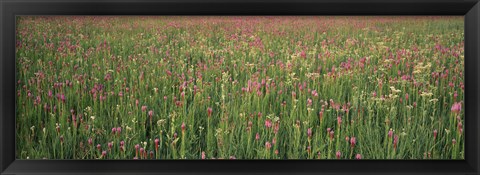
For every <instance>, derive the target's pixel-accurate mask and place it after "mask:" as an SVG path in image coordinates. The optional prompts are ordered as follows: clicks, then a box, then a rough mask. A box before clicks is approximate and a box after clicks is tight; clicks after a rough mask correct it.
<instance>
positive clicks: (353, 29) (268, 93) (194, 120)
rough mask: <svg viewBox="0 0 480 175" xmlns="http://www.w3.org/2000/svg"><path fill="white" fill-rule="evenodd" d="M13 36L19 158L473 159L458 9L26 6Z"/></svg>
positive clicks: (461, 31)
mask: <svg viewBox="0 0 480 175" xmlns="http://www.w3.org/2000/svg"><path fill="white" fill-rule="evenodd" d="M16 38H17V48H16V60H17V61H16V70H17V74H16V78H17V80H18V84H17V88H16V89H17V92H18V94H17V100H16V103H17V109H16V112H17V115H16V133H17V137H16V156H17V158H19V159H43V158H45V159H134V158H136V159H201V158H202V153H203V154H204V155H205V157H206V159H212V158H215V159H231V158H236V159H337V155H336V153H337V151H339V152H340V153H341V155H340V157H339V158H340V159H355V158H356V156H357V155H359V156H361V158H362V159H464V143H465V142H464V134H463V133H461V132H460V130H461V129H463V128H462V126H459V123H460V125H462V124H463V122H464V114H463V111H464V110H461V111H459V113H457V112H455V111H452V106H453V105H454V103H457V102H459V103H463V98H464V90H463V83H464V56H463V55H464V33H463V17H426V16H424V17H381V16H378V17H369V16H365V17H306V16H304V17H279V16H277V17H234V16H232V17H214V16H210V17H200V16H198V17H192V16H190V17H186V16H185V17H179V16H170V17H28V16H24V17H18V18H17V35H16ZM49 91H51V96H50V95H49ZM315 92H316V93H315ZM407 94H408V95H407ZM454 94H457V96H456V97H454ZM57 95H58V96H57ZM61 95H64V96H65V100H64V101H62V98H61ZM407 96H408V98H407ZM137 102H138V104H137ZM142 106H146V107H145V110H142ZM462 106H464V105H462ZM54 108H55V109H54ZM208 108H211V109H212V112H211V116H209V112H208ZM460 109H462V107H460ZM150 111H151V112H150ZM320 113H321V114H320ZM150 114H152V115H150ZM320 116H321V117H320ZM338 118H340V119H341V122H339V120H338ZM183 123H184V124H185V126H184V127H183V129H182V124H183ZM267 125H268V126H267ZM112 128H115V130H116V129H117V128H121V132H116V131H115V132H113V133H112ZM309 128H310V129H311V130H312V134H311V136H309V135H308V133H307V130H308V129H309ZM327 128H330V129H331V131H332V134H333V135H332V137H330V133H328V132H327ZM390 130H392V136H391V137H390V136H389V135H388V133H389V131H390ZM434 130H436V131H437V132H438V133H437V136H436V138H434ZM257 134H258V136H259V137H258V139H257V138H256V135H257ZM61 137H62V138H63V141H61V139H60V138H61ZM346 137H349V138H352V137H355V140H356V142H355V144H354V145H353V147H352V144H351V143H350V142H349V141H348V140H347V138H346ZM395 138H397V140H396V141H394V140H395ZM89 139H91V140H92V142H91V144H90V143H89V142H88V140H89ZM155 139H158V140H159V144H158V147H156V144H155ZM453 139H455V140H456V143H455V144H454V142H453V141H452V140H453ZM121 141H124V146H123V147H121V146H120V142H121ZM108 143H111V144H112V147H111V148H109V146H108ZM98 144H99V145H100V149H97V145H98ZM137 144H138V146H139V149H138V150H137V149H136V148H135V145H137ZM268 145H270V146H271V147H270V146H268ZM140 148H142V149H143V150H145V152H144V153H142V152H140ZM102 151H106V155H105V156H102ZM150 153H152V156H151V154H150ZM144 155H146V156H144Z"/></svg>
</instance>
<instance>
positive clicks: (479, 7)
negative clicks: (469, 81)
mask: <svg viewBox="0 0 480 175" xmlns="http://www.w3.org/2000/svg"><path fill="white" fill-rule="evenodd" d="M472 9H474V10H476V14H475V16H476V26H475V27H476V30H475V34H476V35H477V38H476V40H475V42H476V43H475V45H476V46H477V48H474V51H475V52H476V53H475V56H476V58H477V69H476V70H477V74H476V75H477V81H476V83H477V105H478V102H479V101H480V93H479V92H480V89H478V83H479V82H480V75H479V70H478V69H479V68H480V61H478V60H479V59H480V51H479V49H480V46H479V45H480V21H479V20H480V2H478V1H477V4H475V6H474V7H473V8H472ZM477 107H478V106H477ZM476 110H477V115H479V114H480V113H479V112H480V108H477V109H476ZM474 118H475V119H476V120H477V123H476V124H477V126H480V120H479V119H478V116H474ZM476 129H477V133H476V134H477V138H476V140H475V141H476V144H475V145H477V148H476V149H477V155H476V156H477V159H476V161H477V162H476V165H474V167H475V168H476V169H475V171H476V172H477V173H479V171H480V161H479V160H478V159H479V158H480V151H479V150H480V147H478V144H479V143H480V132H479V129H478V127H477V128H476ZM479 174H480V173H479Z"/></svg>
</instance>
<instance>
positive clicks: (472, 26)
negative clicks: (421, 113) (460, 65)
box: [464, 1, 480, 174]
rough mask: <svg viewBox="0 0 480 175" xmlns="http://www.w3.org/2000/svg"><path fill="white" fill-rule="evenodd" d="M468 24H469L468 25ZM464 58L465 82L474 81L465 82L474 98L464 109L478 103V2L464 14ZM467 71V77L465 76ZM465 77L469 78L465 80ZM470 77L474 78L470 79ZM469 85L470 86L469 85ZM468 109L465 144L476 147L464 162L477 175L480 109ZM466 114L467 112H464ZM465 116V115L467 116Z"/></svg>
mask: <svg viewBox="0 0 480 175" xmlns="http://www.w3.org/2000/svg"><path fill="white" fill-rule="evenodd" d="M469 22H470V23H469ZM464 28H465V35H464V37H465V56H466V57H469V60H470V61H471V62H470V63H472V64H471V65H470V64H467V65H465V80H467V79H468V80H475V81H470V82H468V81H467V82H465V83H466V84H465V85H466V88H468V90H467V91H465V93H466V94H468V93H473V94H475V93H476V94H475V97H473V98H470V100H469V101H468V102H467V101H465V107H467V105H468V104H469V103H474V104H477V105H478V102H479V101H480V89H479V88H478V84H479V82H480V71H479V68H480V61H479V59H480V51H479V49H480V48H479V47H480V46H479V45H480V2H479V1H477V3H476V4H475V5H474V6H473V7H472V8H471V9H470V10H469V11H468V12H467V13H466V15H465V27H464ZM473 46H476V47H477V48H475V47H473ZM467 71H468V73H469V75H467ZM467 76H468V77H469V78H467ZM470 76H475V77H471V78H470ZM467 83H469V84H467ZM470 83H471V84H470ZM468 106H469V107H470V108H472V107H474V108H473V109H469V111H468V114H472V113H473V114H475V115H476V116H475V115H473V116H471V117H470V118H469V119H470V120H469V121H466V122H468V123H467V124H466V125H467V126H469V127H472V128H473V129H471V130H473V131H474V132H470V133H466V134H465V136H466V137H465V139H466V140H465V144H466V145H467V143H468V145H476V146H477V147H475V148H472V149H471V150H472V151H474V155H471V156H468V155H466V156H465V160H467V162H468V163H469V165H470V166H471V167H472V168H473V169H474V172H475V173H477V174H479V171H480V161H479V158H480V147H478V144H479V143H480V132H479V131H480V130H479V129H478V126H480V120H479V119H478V115H479V114H480V108H479V106H473V105H468ZM470 110H474V111H470ZM465 112H466V113H467V110H465ZM468 114H466V115H468ZM467 134H474V135H473V136H467Z"/></svg>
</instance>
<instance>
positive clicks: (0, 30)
mask: <svg viewBox="0 0 480 175" xmlns="http://www.w3.org/2000/svg"><path fill="white" fill-rule="evenodd" d="M3 6H4V2H3V1H0V19H1V20H0V26H1V27H0V38H2V41H1V42H0V54H1V55H0V56H1V58H0V85H2V86H0V154H5V152H6V151H5V150H4V149H5V147H4V146H3V145H4V144H5V142H4V139H5V138H4V137H3V135H4V134H5V132H4V131H3V130H4V128H5V127H4V126H3V125H4V122H3V118H4V117H5V116H3V114H4V113H3V100H4V98H3V75H4V74H3V71H4V70H3V58H5V52H4V51H3V42H4V40H3V38H4V37H3V32H4V30H3V28H4V27H5V26H4V25H3V22H4V21H3V19H4V18H3V16H4V15H3V13H4V12H5V10H4V7H3ZM5 169H6V167H4V160H3V156H0V173H2V172H3V171H4V170H5Z"/></svg>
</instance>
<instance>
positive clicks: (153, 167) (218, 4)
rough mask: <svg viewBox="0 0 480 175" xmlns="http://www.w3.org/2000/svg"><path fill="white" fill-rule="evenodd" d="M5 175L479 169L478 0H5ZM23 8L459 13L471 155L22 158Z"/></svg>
mask: <svg viewBox="0 0 480 175" xmlns="http://www.w3.org/2000/svg"><path fill="white" fill-rule="evenodd" d="M0 15H1V16H0V18H1V21H0V26H1V32H0V38H1V40H2V41H1V43H0V44H1V47H0V53H1V59H0V85H1V86H0V174H2V175H7V174H219V173H220V174H374V173H377V174H462V175H465V174H467V175H470V174H471V175H474V174H479V172H480V161H479V158H480V151H479V149H480V144H479V141H480V137H479V136H480V134H479V131H480V130H479V126H480V120H479V119H478V117H479V109H480V108H478V107H479V103H478V101H479V99H480V98H479V97H480V96H479V93H478V92H479V90H480V89H479V87H478V82H479V80H480V72H479V71H478V68H480V64H479V61H478V59H480V3H479V1H478V0H297V1H295V0H229V1H225V0H176V1H173V0H155V1H153V0H139V1H135V0H99V1H95V0H68V1H60V0H1V1H0ZM18 15H460V16H464V17H465V94H466V96H465V118H466V119H465V125H466V126H465V137H466V138H465V144H466V153H465V160H389V161H382V160H361V161H358V160H351V161H350V160H340V161H335V160H233V161H230V160H198V161H197V160H156V161H142V160H96V161H92V160H16V159H15V104H16V103H15V94H16V92H15V82H16V81H15V16H18Z"/></svg>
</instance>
